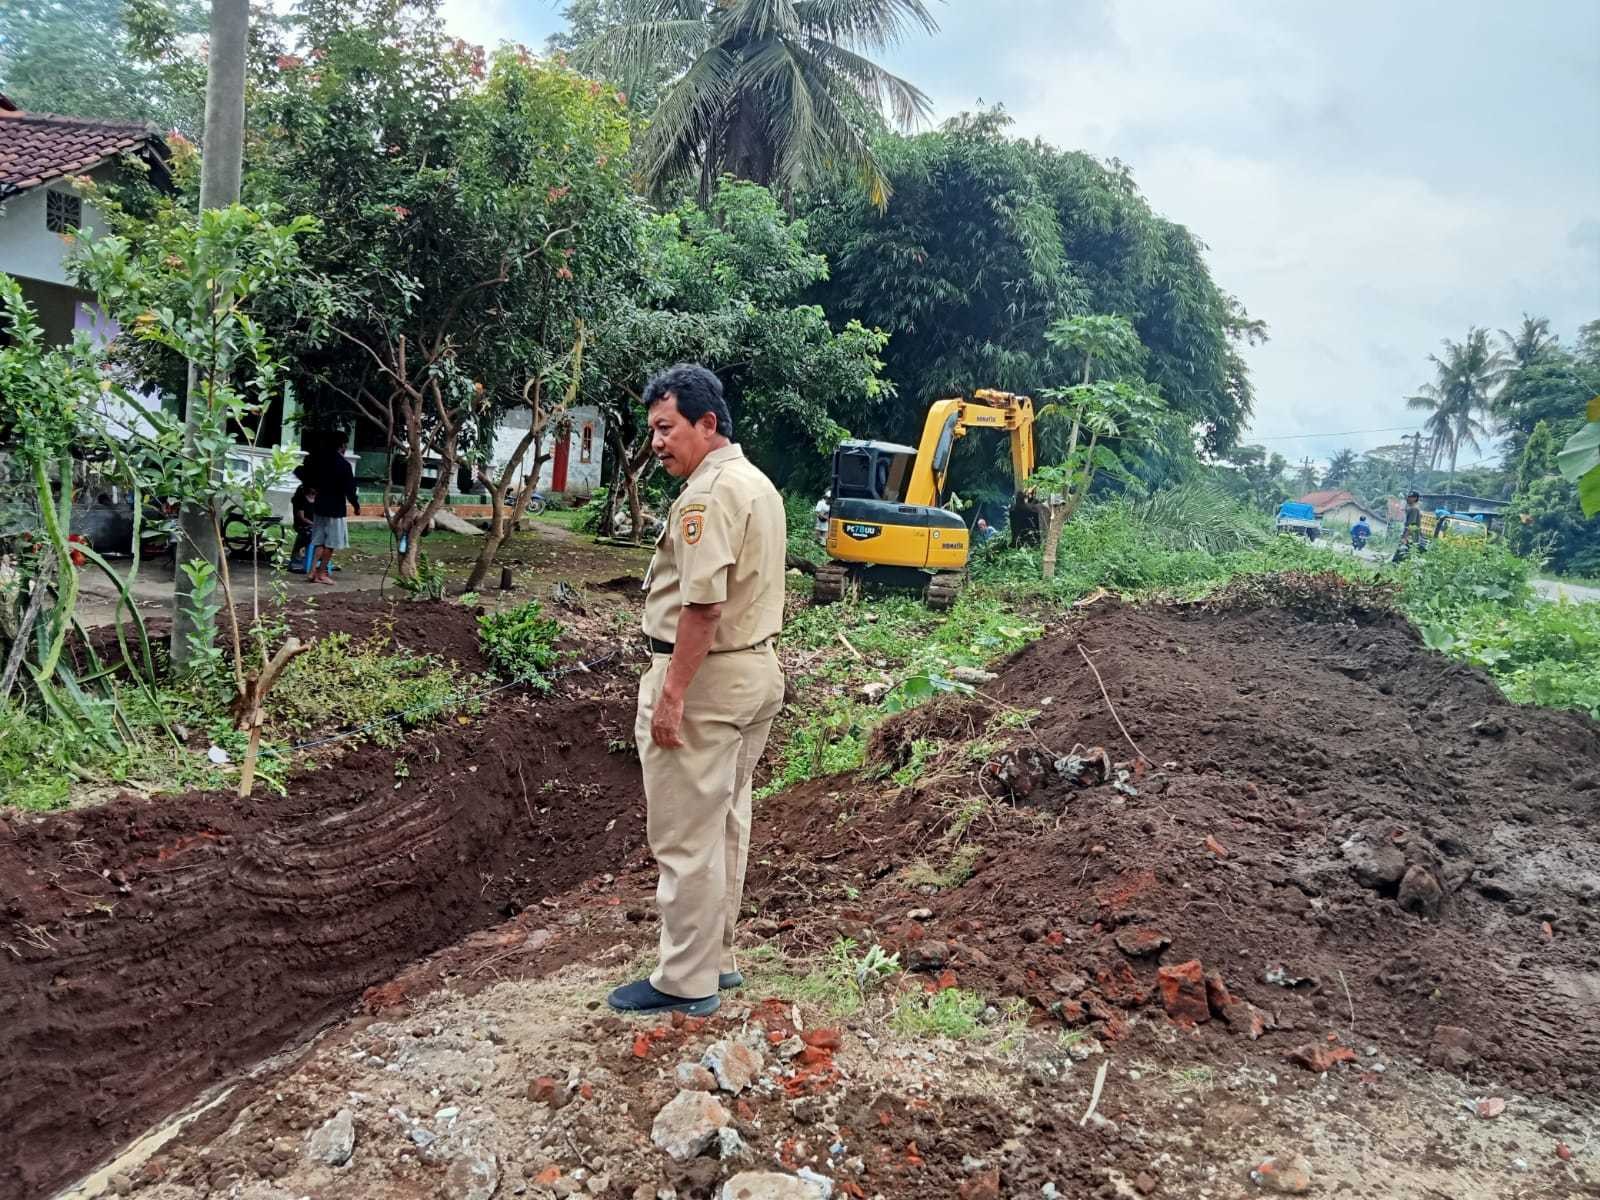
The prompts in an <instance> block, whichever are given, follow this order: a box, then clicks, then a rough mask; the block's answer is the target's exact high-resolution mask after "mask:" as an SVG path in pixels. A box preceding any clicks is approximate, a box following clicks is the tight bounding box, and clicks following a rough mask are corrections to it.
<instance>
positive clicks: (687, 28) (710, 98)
mask: <svg viewBox="0 0 1600 1200" xmlns="http://www.w3.org/2000/svg"><path fill="white" fill-rule="evenodd" d="M613 2H614V5H615V8H616V10H617V11H619V12H620V13H621V14H622V17H621V19H620V20H618V21H617V22H616V23H614V24H612V25H610V26H609V27H607V28H606V29H605V30H604V31H603V32H602V33H600V35H599V36H598V37H597V38H595V40H594V41H592V42H590V43H589V44H588V45H586V46H584V47H582V48H580V49H579V51H578V52H577V54H576V55H575V58H576V61H577V63H578V65H579V66H580V67H582V68H584V69H587V70H593V71H597V72H599V73H601V74H603V75H604V76H605V77H606V78H609V79H614V80H619V81H620V80H626V79H628V78H639V77H644V76H648V75H649V74H650V72H651V71H652V70H654V69H658V65H659V64H660V63H662V62H669V63H674V64H682V72H681V74H679V75H677V77H676V79H675V80H673V81H672V82H671V83H670V84H669V85H668V86H667V87H666V88H665V89H664V90H663V91H662V93H661V102H660V104H659V106H658V107H657V108H656V110H655V113H654V115H653V116H652V118H651V121H650V126H649V128H648V130H647V131H646V132H645V134H644V135H643V139H642V144H641V147H640V151H641V167H642V173H643V176H644V181H645V183H646V184H647V185H648V187H649V188H650V189H651V190H652V191H653V192H657V193H660V192H661V191H663V190H664V189H666V188H667V187H668V186H669V185H671V184H672V183H675V182H677V181H679V180H684V179H689V178H694V179H695V180H696V181H697V183H698V186H699V190H700V196H701V198H702V200H704V199H705V198H707V197H709V195H710V193H711V188H712V187H713V186H714V185H715V183H716V180H717V179H718V177H720V176H721V175H723V174H728V175H733V176H735V177H736V178H739V179H748V180H751V181H752V182H754V183H759V184H761V185H763V186H765V187H772V188H775V189H777V190H780V191H781V192H783V193H784V194H785V195H792V194H793V193H794V192H795V191H796V190H797V189H799V188H801V187H803V186H805V185H806V184H808V183H811V182H813V181H815V180H816V179H818V178H820V177H821V176H823V175H825V174H827V173H829V172H831V171H833V170H835V169H838V168H840V167H844V168H848V169H849V170H852V171H854V172H855V173H856V174H857V175H859V176H860V178H861V180H862V183H863V185H864V186H865V187H866V189H867V193H868V195H870V196H871V198H872V201H873V203H874V204H877V205H878V206H879V207H882V206H883V205H884V204H885V203H887V201H888V197H889V180H888V178H887V176H886V175H885V174H884V171H883V167H882V165H881V164H880V163H879V162H878V159H877V156H876V155H875V154H874V153H873V150H872V145H871V140H870V135H871V127H872V126H873V125H874V124H875V123H877V122H878V121H881V120H882V118H883V114H884V111H885V109H887V111H888V114H889V116H890V117H891V118H892V119H893V120H894V121H895V122H896V123H897V124H899V125H901V126H902V127H905V126H909V125H910V124H911V123H912V122H913V121H915V120H916V119H918V118H920V117H924V116H926V115H927V114H928V113H929V111H930V106H929V103H928V98H927V97H926V96H924V95H923V94H922V92H920V91H919V90H918V89H917V88H915V87H913V86H912V85H911V84H910V83H907V82H906V81H905V80H904V79H901V78H899V77H898V76H896V75H893V74H891V73H890V72H888V71H886V70H884V69H883V68H882V67H880V66H878V65H877V64H876V63H874V62H872V61H871V60H869V59H868V58H866V57H864V54H863V52H870V51H877V50H882V49H884V48H886V47H888V46H892V45H894V44H895V43H896V42H897V41H899V40H900V38H901V37H902V36H903V35H904V34H905V33H906V32H907V30H909V29H912V28H917V27H920V28H921V29H923V30H925V31H927V32H929V33H932V32H934V31H935V30H937V29H938V25H937V24H936V23H935V21H934V19H933V17H932V15H931V14H930V13H929V11H928V7H927V4H926V3H925V0H613Z"/></svg>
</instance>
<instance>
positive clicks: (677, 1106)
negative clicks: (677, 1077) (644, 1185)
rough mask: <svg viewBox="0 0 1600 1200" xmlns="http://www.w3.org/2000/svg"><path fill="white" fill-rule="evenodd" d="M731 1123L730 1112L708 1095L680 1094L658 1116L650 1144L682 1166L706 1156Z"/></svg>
mask: <svg viewBox="0 0 1600 1200" xmlns="http://www.w3.org/2000/svg"><path fill="white" fill-rule="evenodd" d="M728 1122H729V1117H728V1110H727V1109H725V1108H723V1107H722V1105H720V1104H718V1103H717V1100H716V1097H714V1096H711V1095H708V1094H707V1093H705V1092H679V1093H678V1094H677V1095H676V1096H674V1097H673V1098H672V1099H671V1100H669V1101H667V1103H666V1105H665V1107H663V1108H662V1110H661V1111H660V1112H658V1113H657V1114H656V1119H655V1123H654V1124H653V1125H652V1126H651V1127H650V1140H651V1141H652V1142H654V1143H655V1145H656V1148H657V1149H658V1150H663V1151H665V1152H666V1153H667V1154H668V1155H669V1156H670V1157H671V1158H673V1159H674V1160H676V1161H678V1162H687V1161H688V1160H689V1159H691V1158H694V1157H696V1156H698V1155H701V1154H704V1153H705V1152H706V1150H707V1149H708V1148H709V1147H710V1146H711V1143H712V1142H714V1141H716V1139H717V1130H719V1129H721V1128H722V1127H723V1126H724V1125H727V1124H728Z"/></svg>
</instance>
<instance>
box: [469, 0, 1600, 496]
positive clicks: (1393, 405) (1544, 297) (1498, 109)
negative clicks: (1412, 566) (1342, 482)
mask: <svg viewBox="0 0 1600 1200" xmlns="http://www.w3.org/2000/svg"><path fill="white" fill-rule="evenodd" d="M933 7H934V10H935V14H936V16H937V18H938V20H939V23H940V32H939V33H937V34H935V35H933V36H931V37H928V36H922V35H918V36H916V37H914V38H912V39H910V40H908V41H907V42H905V43H902V44H901V45H900V46H898V47H896V48H895V49H893V50H891V51H889V52H887V53H884V54H881V55H879V56H878V58H879V60H880V61H882V62H883V63H884V64H885V65H886V66H888V67H889V68H890V69H892V70H894V71H896V72H897V73H898V74H900V75H902V76H904V77H906V78H908V79H910V80H911V81H912V82H913V83H915V84H917V85H918V86H919V87H921V88H922V89H923V91H925V92H926V93H927V94H928V96H929V98H930V100H931V101H932V104H933V112H934V116H933V121H934V122H938V121H942V120H943V119H944V118H946V117H948V116H951V115H953V114H955V113H958V112H961V111H963V110H968V109H973V108H976V107H978V106H979V104H980V103H981V104H984V105H990V104H995V103H1000V104H1003V105H1004V106H1005V108H1006V110H1007V112H1008V113H1010V115H1011V116H1012V117H1013V118H1014V120H1015V125H1014V126H1013V131H1014V132H1015V133H1016V134H1017V135H1019V136H1025V137H1035V136H1037V137H1041V138H1044V139H1045V140H1046V141H1048V142H1051V143H1054V144H1055V145H1058V146H1061V147H1063V148H1067V149H1074V150H1086V151H1088V152H1090V153H1092V154H1095V155H1098V156H1100V157H1103V158H1117V159H1120V160H1122V161H1123V162H1125V163H1127V164H1129V166H1130V167H1131V168H1132V170H1133V174H1134V178H1135V180H1136V181H1137V182H1138V184H1139V186H1140V187H1141V188H1142V189H1143V191H1144V193H1145V195H1146V196H1147V197H1148V198H1149V200H1150V202H1151V204H1152V205H1153V206H1154V208H1155V209H1156V211H1157V212H1159V213H1161V214H1162V215H1163V216H1165V217H1167V218H1168V219H1170V220H1173V221H1177V222H1179V223H1181V224H1183V225H1185V226H1187V227H1188V228H1189V229H1190V230H1191V231H1192V232H1193V233H1194V234H1195V235H1196V236H1197V237H1198V238H1199V239H1200V240H1201V241H1202V242H1204V243H1205V244H1206V246H1207V247H1208V251H1207V259H1208V261H1209V263H1210V266H1211V271H1212V274H1213V276H1214V277H1215V279H1216V280H1217V282H1218V284H1219V285H1220V286H1221V287H1223V288H1224V289H1225V290H1227V291H1229V292H1231V293H1233V294H1234V295H1236V296H1238V297H1239V299H1240V300H1242V301H1243V302H1244V304H1245V306H1246V307H1247V308H1248V309H1249V311H1250V313H1251V315H1252V316H1255V317H1259V318H1262V319H1264V320H1265V321H1266V322H1267V325H1268V328H1269V331H1270V340H1269V341H1268V342H1267V343H1266V344H1265V345H1263V346H1258V347H1254V348H1250V349H1248V350H1247V351H1246V355H1247V358H1248V361H1249V364H1250V368H1251V373H1252V376H1253V378H1254V381H1255V387H1256V410H1255V417H1254V420H1253V421H1252V423H1251V426H1250V429H1249V432H1248V433H1247V435H1246V439H1247V440H1253V441H1261V442H1263V444H1265V445H1267V446H1269V447H1270V448H1272V449H1274V450H1278V451H1280V452H1281V453H1283V454H1284V455H1285V457H1287V458H1289V459H1291V460H1298V459H1299V458H1301V457H1303V456H1310V457H1312V458H1314V459H1319V460H1324V461H1325V460H1326V458H1327V457H1328V455H1330V454H1331V453H1332V452H1333V451H1335V450H1336V449H1339V448H1342V447H1345V446H1349V447H1353V448H1355V449H1356V450H1363V449H1370V448H1372V447H1374V446H1379V445H1384V444H1389V443H1393V442H1394V441H1396V440H1397V439H1398V438H1399V437H1400V436H1402V435H1403V434H1404V433H1405V432H1407V431H1408V430H1409V429H1412V428H1415V427H1416V424H1417V422H1418V420H1419V417H1420V416H1421V415H1422V414H1418V413H1416V412H1414V411H1411V410H1408V409H1407V408H1406V407H1405V397H1406V396H1408V395H1411V394H1413V393H1414V392H1415V391H1416V389H1417V387H1418V386H1419V385H1420V384H1422V383H1425V382H1427V381H1428V380H1429V379H1430V378H1431V365H1430V364H1429V362H1428V361H1427V356H1428V355H1429V353H1431V352H1433V351H1435V350H1437V349H1438V347H1439V343H1440V341H1441V339H1444V338H1452V339H1456V340H1459V339H1461V338H1462V337H1464V336H1465V334H1466V333H1467V330H1468V329H1469V328H1470V327H1471V326H1473V325H1480V326H1485V327H1487V328H1489V329H1491V330H1495V329H1501V328H1506V329H1510V328H1513V327H1514V326H1515V325H1516V324H1517V323H1518V322H1519V321H1520V319H1521V316H1522V314H1523V313H1524V312H1528V313H1531V314H1533V315H1536V316H1548V317H1549V318H1550V319H1551V321H1552V325H1553V327H1554V329H1555V331H1556V332H1557V333H1558V334H1559V335H1560V336H1561V337H1562V338H1563V340H1566V341H1569V342H1570V341H1571V340H1572V338H1573V337H1574V335H1575V333H1576V330H1577V327H1578V326H1579V325H1580V324H1581V323H1583V322H1585V321H1590V320H1595V319H1597V318H1600V3H1596V2H1595V0H1527V2H1526V3H1523V4H1518V5H1511V4H1507V3H1505V2H1504V0H1448V2H1446V0H1384V2H1381V3H1380V2H1376V0H1341V2H1340V3H1337V4H1328V3H1311V2H1308V0H1290V2H1288V3H1283V2H1273V0H948V2H944V3H940V2H939V0H934V3H933ZM559 8H560V5H559V4H558V3H556V2H555V0H446V4H445V12H446V21H447V24H449V26H450V27H451V29H452V30H453V31H455V32H456V33H458V34H459V35H460V36H462V37H466V38H470V39H472V40H475V41H480V42H485V43H487V44H491V45H492V44H494V43H495V42H497V41H499V40H501V39H510V40H516V41H521V42H524V43H527V44H529V45H538V44H541V43H542V42H543V39H544V38H545V36H547V35H548V34H549V33H551V32H552V31H554V30H555V29H557V28H559V27H560V25H561V23H562V22H561V19H560V14H559ZM1348 431H1381V432H1362V433H1360V434H1355V433H1351V432H1348ZM1489 453H1490V451H1489V450H1488V449H1487V448H1486V451H1485V455H1486V456H1487V455H1488V454H1489ZM1472 457H1473V456H1472V455H1471V454H1470V452H1468V453H1466V454H1464V455H1463V460H1462V465H1463V466H1465V465H1467V464H1468V462H1469V461H1470V460H1471V459H1472Z"/></svg>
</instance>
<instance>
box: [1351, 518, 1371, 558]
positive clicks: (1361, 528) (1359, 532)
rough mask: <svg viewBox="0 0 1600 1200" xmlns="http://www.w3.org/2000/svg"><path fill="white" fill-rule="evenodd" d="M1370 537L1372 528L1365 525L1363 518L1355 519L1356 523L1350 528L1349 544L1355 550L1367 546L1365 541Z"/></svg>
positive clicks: (1365, 520)
mask: <svg viewBox="0 0 1600 1200" xmlns="http://www.w3.org/2000/svg"><path fill="white" fill-rule="evenodd" d="M1371 536H1372V526H1371V525H1368V524H1367V519H1366V518H1365V517H1357V518H1356V523H1355V524H1354V525H1352V526H1350V544H1351V545H1352V546H1354V547H1355V548H1356V549H1357V550H1359V549H1361V548H1362V547H1363V546H1365V545H1366V544H1367V539H1368V538H1370V537H1371Z"/></svg>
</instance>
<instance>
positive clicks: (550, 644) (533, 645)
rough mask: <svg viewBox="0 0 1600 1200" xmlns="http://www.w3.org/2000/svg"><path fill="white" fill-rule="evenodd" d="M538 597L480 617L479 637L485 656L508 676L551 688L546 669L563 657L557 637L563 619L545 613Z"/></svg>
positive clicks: (559, 634)
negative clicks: (557, 646)
mask: <svg viewBox="0 0 1600 1200" xmlns="http://www.w3.org/2000/svg"><path fill="white" fill-rule="evenodd" d="M543 612H544V610H543V607H542V606H541V605H540V603H539V602H538V601H537V600H529V601H528V602H527V603H526V604H519V605H517V607H515V608H508V609H505V610H504V611H501V612H493V613H485V614H484V615H483V616H481V617H479V618H478V641H479V642H480V643H481V644H482V646H483V654H484V657H485V658H487V659H488V660H489V661H490V662H491V663H493V664H494V668H495V670H496V671H498V672H499V673H500V674H501V675H503V676H505V677H506V678H507V679H515V680H519V681H520V682H522V683H531V684H533V685H535V686H536V687H539V688H541V689H548V688H549V686H550V685H549V682H548V681H547V680H546V679H545V677H544V673H545V672H546V671H547V670H549V668H551V667H552V666H554V665H555V663H556V660H557V659H558V658H559V657H560V652H559V651H558V650H557V649H556V639H557V638H559V637H560V636H561V623H560V622H559V621H556V620H555V619H554V618H551V617H547V616H544V615H543Z"/></svg>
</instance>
